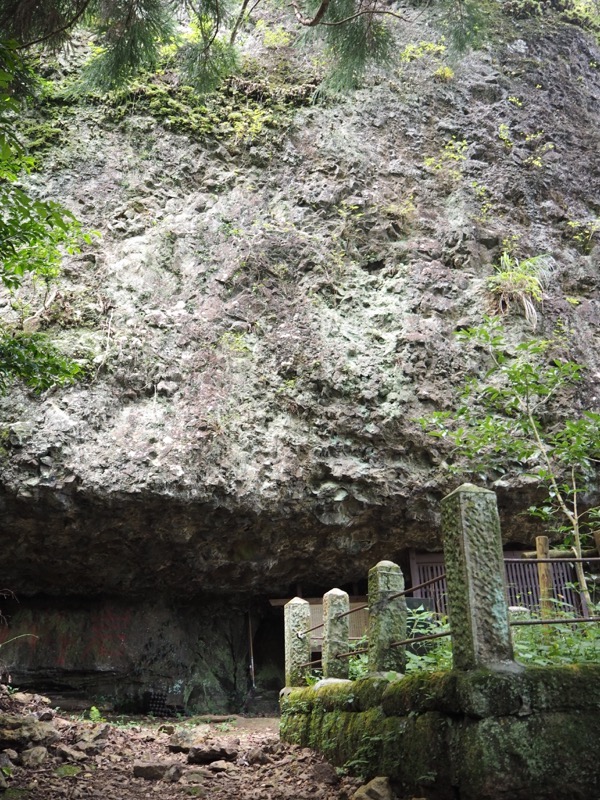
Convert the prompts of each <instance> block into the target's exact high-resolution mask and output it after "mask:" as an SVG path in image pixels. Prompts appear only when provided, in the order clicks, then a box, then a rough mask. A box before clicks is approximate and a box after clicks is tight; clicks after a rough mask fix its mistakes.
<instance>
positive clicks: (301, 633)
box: [296, 622, 325, 639]
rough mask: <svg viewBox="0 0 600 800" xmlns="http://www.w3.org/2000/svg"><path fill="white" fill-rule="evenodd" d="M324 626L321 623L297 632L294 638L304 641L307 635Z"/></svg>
mask: <svg viewBox="0 0 600 800" xmlns="http://www.w3.org/2000/svg"><path fill="white" fill-rule="evenodd" d="M324 624H325V623H323V622H322V623H321V624H320V625H313V627H312V628H307V629H306V630H305V631H298V633H297V634H296V636H297V637H298V638H299V639H304V637H305V636H306V634H307V633H312V632H313V631H318V630H319V628H322V627H323V625H324Z"/></svg>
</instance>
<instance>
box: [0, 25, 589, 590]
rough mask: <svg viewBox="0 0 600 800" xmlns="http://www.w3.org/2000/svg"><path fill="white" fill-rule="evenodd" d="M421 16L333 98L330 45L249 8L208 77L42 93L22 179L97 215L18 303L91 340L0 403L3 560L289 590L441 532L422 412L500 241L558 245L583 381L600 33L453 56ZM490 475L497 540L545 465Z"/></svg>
mask: <svg viewBox="0 0 600 800" xmlns="http://www.w3.org/2000/svg"><path fill="white" fill-rule="evenodd" d="M419 25H420V26H421V28H420V29H419V30H416V29H412V30H411V31H410V32H409V31H406V32H405V33H402V32H400V33H399V45H398V46H399V50H400V51H401V52H402V58H401V59H400V61H399V66H398V67H397V68H395V69H394V70H391V69H390V70H388V71H386V72H383V71H379V72H373V73H371V74H370V75H369V76H368V77H367V78H366V79H365V81H364V85H363V88H361V89H359V90H357V91H355V92H352V93H350V94H349V95H347V96H345V97H343V98H337V99H331V98H324V99H319V98H317V101H316V102H312V101H311V92H312V87H313V85H314V81H315V79H316V75H317V73H318V71H319V69H320V67H319V63H318V59H317V58H314V57H313V58H312V60H311V58H309V56H305V55H302V54H301V53H299V52H298V51H297V50H295V49H292V48H291V47H290V46H289V45H288V44H286V42H287V38H286V37H285V36H284V35H283V33H281V31H279V33H278V36H279V39H277V36H275V37H274V38H273V37H272V38H271V39H270V40H268V39H266V37H264V29H260V28H259V29H257V30H256V31H255V33H254V36H253V38H252V37H251V39H250V40H249V43H248V44H247V49H248V54H247V59H246V66H245V68H244V69H245V72H244V75H243V76H242V77H241V78H239V79H236V80H234V81H233V82H231V83H230V84H229V86H228V88H227V89H225V90H224V91H223V92H221V94H220V95H219V96H218V97H217V98H216V99H214V98H213V99H212V100H208V101H206V103H205V104H204V105H199V103H198V101H194V100H193V98H191V97H190V96H189V95H188V94H186V93H185V92H183V93H182V91H181V90H180V89H179V88H177V87H175V86H173V85H171V84H170V83H169V76H168V75H167V76H163V77H162V78H160V79H155V80H153V81H151V82H150V83H148V84H147V85H144V84H143V82H140V83H139V84H137V85H136V87H135V88H134V89H132V90H131V91H130V92H121V93H112V94H107V95H104V96H98V95H96V96H94V97H93V98H92V99H90V100H89V101H88V102H87V103H85V102H82V101H73V100H72V99H68V98H66V97H65V96H64V95H61V94H60V91H56V90H53V91H52V92H50V94H49V96H48V97H47V98H46V100H45V102H44V104H43V105H42V107H41V109H38V110H35V111H32V112H31V115H30V116H29V117H28V124H29V128H28V130H29V134H30V138H31V139H32V140H33V139H34V138H35V134H42V135H41V136H40V141H39V142H38V146H39V158H40V165H41V166H40V171H39V172H37V173H36V174H34V175H33V176H32V177H31V182H32V185H33V188H34V190H36V191H39V192H40V193H42V194H44V195H50V196H53V197H55V198H58V199H60V200H62V201H63V202H65V203H66V204H67V205H68V206H69V207H71V208H72V209H73V210H74V211H75V212H76V213H77V215H78V216H79V218H80V219H82V220H83V222H84V223H85V225H86V226H89V227H90V228H93V229H96V230H98V231H99V232H100V233H101V237H100V238H98V239H96V240H95V242H94V243H93V244H92V245H91V246H89V247H86V248H85V250H84V252H83V253H82V254H81V255H80V256H78V257H72V258H69V259H67V261H66V264H65V269H64V275H63V277H62V278H61V279H60V281H59V282H58V284H57V285H56V286H55V287H51V288H50V290H49V293H46V294H45V295H44V296H42V294H43V293H40V291H39V290H38V292H37V294H36V293H35V292H34V293H28V292H29V290H27V292H24V293H23V295H22V300H23V303H22V304H21V306H19V308H18V310H17V311H14V310H12V311H11V310H10V309H9V306H8V301H7V300H6V299H5V300H4V301H3V302H4V306H3V312H4V313H5V316H7V317H9V316H10V315H11V314H12V315H13V316H14V315H20V320H21V322H22V324H23V326H24V327H25V328H26V329H28V330H32V329H42V330H48V331H50V332H51V333H52V335H53V336H54V337H55V338H56V340H57V341H58V342H60V343H61V345H62V346H63V347H64V348H65V349H66V350H67V351H68V352H70V353H71V354H72V355H74V356H75V357H78V358H80V359H82V361H83V362H84V363H85V364H86V368H87V379H86V380H85V381H84V382H82V383H78V384H76V385H74V386H72V387H69V388H63V389H57V390H53V391H50V392H47V393H46V394H44V395H43V396H41V397H35V396H32V395H31V393H29V392H27V391H25V390H23V389H21V388H19V387H18V386H15V387H14V388H12V389H11V391H10V393H9V394H8V395H7V396H6V397H4V398H3V399H2V401H1V403H2V423H3V434H2V436H3V447H4V451H5V452H4V454H3V456H2V458H1V460H0V473H1V481H2V484H1V498H0V502H1V509H2V530H3V579H2V580H3V584H4V585H6V586H8V587H10V588H12V589H14V590H16V591H17V592H18V593H19V595H20V596H26V595H35V594H46V595H55V596H64V595H69V594H71V595H77V596H86V597H93V596H100V595H110V596H113V597H115V596H116V597H119V598H135V602H138V601H139V600H140V598H144V597H147V596H148V594H149V593H150V592H152V593H153V594H154V593H156V592H158V593H160V594H162V595H164V596H166V597H167V598H174V597H177V598H179V599H182V598H183V599H185V598H194V597H198V596H202V595H204V594H206V593H207V592H209V593H211V594H214V593H218V594H223V595H230V594H232V593H235V594H242V595H254V596H265V595H271V596H273V595H277V594H285V593H288V592H290V591H294V588H293V587H294V586H295V585H296V583H298V582H300V583H303V584H304V585H305V586H322V587H325V588H327V587H329V586H331V585H334V584H335V585H342V584H347V583H349V582H352V581H357V580H359V579H362V578H364V577H365V575H366V571H367V569H368V568H369V567H370V566H371V565H372V564H374V563H375V562H377V561H378V560H380V559H382V558H391V559H401V558H402V557H403V553H405V552H406V550H407V548H410V547H420V548H436V547H439V544H440V539H439V537H440V534H439V526H438V503H439V499H440V497H441V496H442V495H443V494H444V493H445V492H447V491H448V490H450V489H452V488H453V486H454V485H455V483H456V480H457V479H456V478H453V477H452V476H450V475H449V474H448V472H447V470H446V464H445V459H446V458H447V453H445V452H444V450H443V449H440V446H439V444H438V443H436V442H435V440H433V439H430V438H428V437H427V436H426V435H425V434H424V433H423V432H422V430H421V428H420V426H419V424H418V422H417V419H418V418H419V417H420V416H422V415H423V414H427V413H429V412H431V411H432V410H434V409H447V408H451V407H452V402H453V399H454V397H455V395H456V389H457V387H458V386H460V385H461V383H462V381H463V379H464V375H465V374H466V371H467V370H468V369H474V368H476V366H477V365H476V364H475V363H474V362H473V360H472V357H471V356H469V355H467V354H466V353H464V352H462V351H461V348H460V346H459V344H458V343H457V342H456V340H455V338H454V333H455V332H456V331H457V330H458V329H461V328H464V327H467V326H470V325H474V324H477V323H479V322H480V321H481V319H482V318H483V316H484V315H485V314H489V313H490V312H492V311H493V310H494V308H493V298H492V297H491V296H490V293H489V291H488V288H487V280H488V278H489V277H490V275H492V274H493V266H494V264H497V263H498V260H499V257H500V255H501V253H502V252H503V250H506V249H509V248H513V251H514V252H515V253H516V254H518V255H521V256H530V255H536V254H542V253H544V254H548V259H547V263H548V266H549V268H550V271H551V277H550V280H549V281H548V283H547V286H546V289H545V297H544V302H543V307H541V308H540V309H539V314H540V328H539V331H540V332H542V333H544V332H546V333H548V332H550V331H551V330H552V329H553V328H554V326H555V325H556V323H557V322H558V321H559V320H561V321H563V322H564V323H565V324H566V325H567V326H568V327H569V328H570V329H571V330H572V331H573V336H572V338H571V343H572V356H573V357H574V358H575V359H577V360H578V361H580V362H582V363H584V364H585V365H586V366H587V367H588V370H587V372H586V383H585V387H584V389H583V390H582V394H581V398H580V399H581V402H582V403H586V404H587V406H588V407H597V398H598V395H597V391H598V387H599V384H600V355H599V353H600V349H599V348H598V346H597V343H598V337H599V335H600V306H599V304H598V282H599V267H600V248H599V246H598V242H597V236H596V233H595V231H597V214H598V212H599V209H600V165H599V164H600V162H599V161H598V153H599V152H600V133H599V132H600V69H599V64H600V52H599V51H598V48H597V47H596V46H595V44H594V41H593V39H592V37H591V36H590V35H589V34H588V33H586V32H584V31H583V30H581V29H580V28H579V27H576V26H573V25H570V24H567V23H565V22H564V21H559V20H558V19H555V18H553V17H552V18H550V17H548V18H545V19H542V20H539V19H535V20H533V21H532V20H523V21H520V22H514V21H511V22H509V21H508V19H507V20H506V22H505V28H506V30H505V31H504V33H503V37H502V40H500V39H499V38H496V39H495V40H494V41H492V43H491V44H488V45H486V46H485V47H484V48H483V49H482V50H480V51H477V52H472V53H470V54H468V55H466V56H463V57H460V58H455V59H454V60H449V58H448V54H447V52H445V50H444V45H443V43H440V38H439V35H438V33H436V30H435V27H434V25H433V23H432V22H431V21H423V20H421V21H420V22H419ZM261 30H262V33H261ZM409 33H410V35H411V37H413V40H414V37H415V36H416V41H420V44H417V45H416V46H415V45H413V46H410V45H409V38H408V35H409ZM405 36H406V39H405V40H404V39H403V37H405ZM261 37H262V38H261ZM265 42H267V44H270V45H271V46H270V47H267V46H266V45H265ZM277 42H279V43H280V44H281V46H279V47H273V44H274V43H275V44H277ZM80 47H81V48H83V44H81V43H80ZM75 60H76V59H75ZM290 64H291V66H289V65H290ZM72 69H73V66H72V62H68V61H64V62H63V63H62V64H60V63H59V64H57V65H54V66H53V67H51V68H48V76H49V78H50V79H52V80H53V81H54V82H55V85H58V86H60V85H61V82H64V81H65V80H66V81H68V80H69V78H70V76H71V71H72ZM594 220H596V222H594ZM506 325H507V329H508V330H509V332H512V333H511V335H514V336H517V335H519V334H520V332H522V331H523V330H525V328H526V322H525V321H524V320H523V319H522V318H521V317H519V316H518V312H517V310H516V309H512V311H511V314H510V315H508V316H507V317H506ZM497 488H498V491H499V498H500V504H501V513H502V520H503V526H504V528H503V530H504V536H505V538H506V539H507V540H511V541H518V542H528V541H530V540H531V536H532V535H533V532H534V528H533V527H532V525H531V524H530V523H529V522H528V521H527V518H524V517H521V516H518V514H519V512H520V511H522V510H523V508H524V507H525V506H526V505H527V504H528V503H529V502H530V501H531V497H532V489H531V488H530V484H528V483H527V481H522V482H521V483H520V484H519V483H518V482H517V483H515V484H512V485H508V486H507V485H506V483H505V482H501V483H500V484H499V485H498V486H497Z"/></svg>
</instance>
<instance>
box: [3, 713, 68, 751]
mask: <svg viewBox="0 0 600 800" xmlns="http://www.w3.org/2000/svg"><path fill="white" fill-rule="evenodd" d="M58 737H59V734H58V732H57V731H56V730H55V728H54V727H53V726H52V725H50V724H49V723H47V722H39V721H38V719H37V718H36V717H35V716H33V715H29V716H27V717H25V718H24V719H23V717H21V716H19V715H18V714H2V715H0V750H6V749H7V748H11V749H14V750H24V749H26V748H27V747H28V746H29V745H31V744H43V745H49V744H52V743H53V742H55V741H56V740H57V739H58Z"/></svg>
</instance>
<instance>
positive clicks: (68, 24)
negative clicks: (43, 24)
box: [16, 0, 91, 50]
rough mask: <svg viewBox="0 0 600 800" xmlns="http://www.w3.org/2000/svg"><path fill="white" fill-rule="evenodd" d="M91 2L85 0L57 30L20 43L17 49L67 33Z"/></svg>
mask: <svg viewBox="0 0 600 800" xmlns="http://www.w3.org/2000/svg"><path fill="white" fill-rule="evenodd" d="M90 2H91V0H83V4H82V6H81V8H80V9H79V10H78V11H77V13H76V14H75V16H74V17H72V18H71V19H70V20H69V21H68V22H66V23H65V24H64V25H62V26H61V27H60V28H56V30H54V31H51V32H50V33H47V34H46V35H45V36H40V38H39V39H33V40H32V41H30V42H26V43H25V44H20V45H19V46H18V47H17V48H16V49H17V50H25V49H27V48H28V47H33V45H34V44H42V42H47V41H48V40H49V39H53V38H54V37H55V36H58V35H59V34H61V33H65V32H66V31H68V30H69V29H70V28H72V27H73V25H75V24H76V23H77V22H78V21H79V20H80V19H81V17H82V16H83V15H84V14H85V11H86V9H87V7H88V6H89V4H90Z"/></svg>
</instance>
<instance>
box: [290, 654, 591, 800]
mask: <svg viewBox="0 0 600 800" xmlns="http://www.w3.org/2000/svg"><path fill="white" fill-rule="evenodd" d="M281 711H282V718H281V735H282V737H283V739H285V740H286V741H288V742H293V743H296V744H300V745H303V746H308V747H312V748H314V749H316V750H319V751H321V752H322V753H324V754H325V756H326V757H327V758H328V759H329V760H330V761H331V762H332V763H333V764H335V765H337V766H339V767H344V768H346V769H348V770H350V771H352V772H356V773H358V774H361V775H364V776H365V777H371V776H374V775H387V776H389V777H391V778H393V779H394V780H395V781H396V782H397V784H398V788H399V790H400V791H402V792H406V793H413V794H414V795H418V796H419V797H426V798H436V799H437V798H439V800H445V798H448V800H457V799H458V800H500V798H507V799H508V798H511V800H548V798H552V800H560V799H561V798H565V800H566V798H569V799H570V800H573V798H581V800H583V799H584V798H586V800H591V798H596V797H600V715H599V712H600V665H598V666H596V665H594V666H585V667H584V666H572V667H556V668H555V667H538V668H529V669H527V670H525V671H524V672H523V673H522V674H518V675H508V674H499V673H493V672H488V671H477V672H470V673H468V672H446V673H424V674H418V675H411V676H409V677H404V678H402V679H401V680H396V681H392V682H388V681H387V680H385V679H382V678H368V679H365V680H362V681H355V682H351V681H322V682H320V683H319V684H316V685H315V686H314V687H307V688H305V689H293V690H288V691H287V692H286V693H285V694H284V696H283V697H282V700H281Z"/></svg>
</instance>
